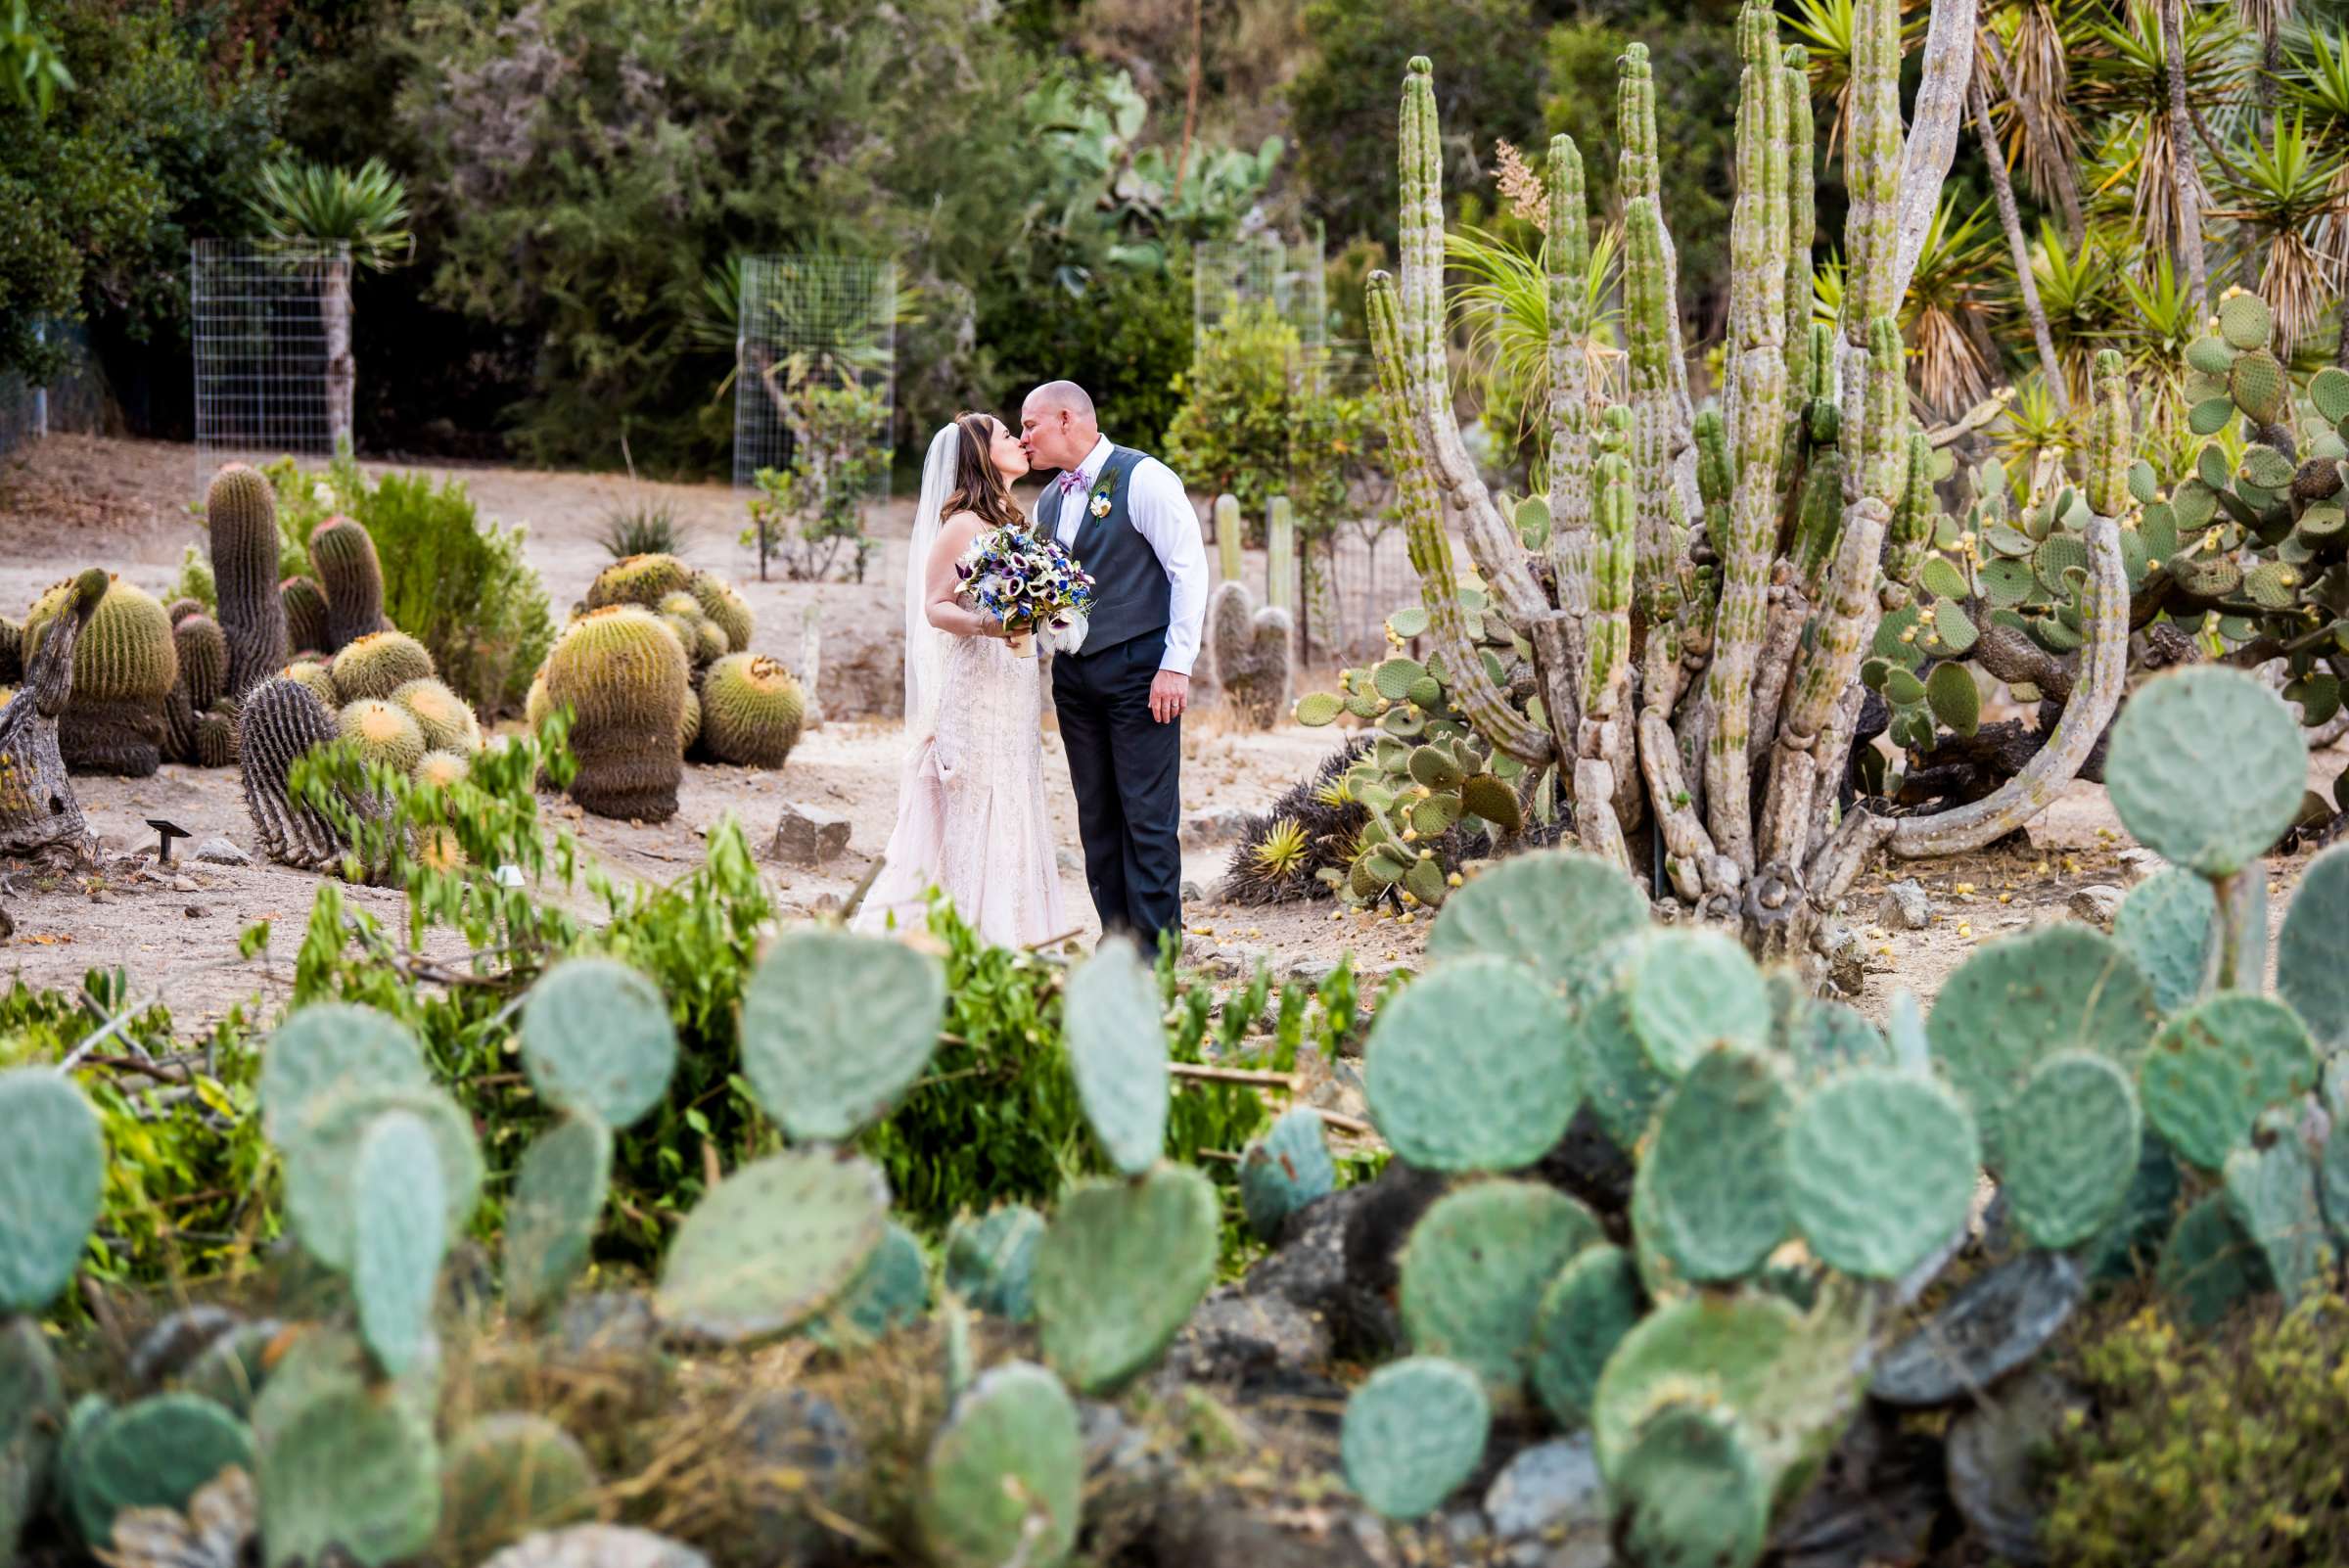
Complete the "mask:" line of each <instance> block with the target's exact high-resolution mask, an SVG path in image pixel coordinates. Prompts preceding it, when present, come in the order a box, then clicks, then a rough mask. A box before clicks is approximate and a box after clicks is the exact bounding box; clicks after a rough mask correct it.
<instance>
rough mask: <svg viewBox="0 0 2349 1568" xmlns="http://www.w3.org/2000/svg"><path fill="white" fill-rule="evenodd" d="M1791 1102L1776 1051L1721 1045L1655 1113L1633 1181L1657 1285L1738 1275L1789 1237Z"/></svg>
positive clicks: (1646, 1259) (1635, 1208)
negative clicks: (1660, 1279) (1786, 1165)
mask: <svg viewBox="0 0 2349 1568" xmlns="http://www.w3.org/2000/svg"><path fill="white" fill-rule="evenodd" d="M1791 1109H1792V1096H1791V1095H1790V1094H1789V1093H1788V1092H1787V1086H1786V1074H1785V1070H1784V1069H1783V1068H1782V1067H1781V1066H1780V1065H1779V1064H1778V1062H1777V1061H1776V1060H1775V1059H1773V1057H1771V1056H1769V1055H1766V1054H1764V1053H1762V1052H1759V1051H1750V1050H1744V1049H1740V1048H1738V1047H1736V1046H1727V1045H1725V1046H1718V1047H1716V1048H1715V1049H1713V1050H1711V1051H1709V1052H1707V1053H1706V1054H1705V1055H1704V1056H1703V1057H1701V1058H1699V1059H1698V1061H1697V1062H1696V1064H1695V1065H1694V1066H1693V1067H1691V1068H1690V1069H1689V1070H1688V1073H1687V1076H1686V1077H1684V1078H1682V1079H1681V1082H1680V1083H1679V1084H1677V1085H1676V1086H1675V1087H1674V1088H1673V1091H1672V1093H1671V1095H1670V1097H1668V1098H1667V1099H1666V1100H1665V1101H1664V1109H1663V1110H1662V1111H1660V1112H1659V1113H1657V1116H1656V1127H1655V1135H1654V1137H1653V1138H1651V1139H1650V1140H1649V1142H1648V1146H1647V1150H1646V1154H1645V1157H1644V1158H1642V1159H1641V1160H1640V1162H1639V1173H1638V1176H1636V1177H1635V1179H1634V1182H1633V1186H1632V1228H1633V1231H1634V1233H1635V1235H1636V1236H1637V1237H1638V1240H1639V1250H1640V1253H1641V1267H1642V1269H1643V1271H1645V1272H1646V1273H1647V1274H1648V1276H1649V1278H1650V1282H1651V1284H1652V1283H1654V1280H1655V1277H1656V1272H1655V1271H1656V1268H1657V1266H1658V1265H1661V1266H1662V1268H1663V1271H1664V1273H1665V1274H1666V1275H1667V1276H1668V1277H1673V1278H1678V1279H1683V1280H1692V1281H1704V1280H1718V1279H1736V1278H1739V1277H1741V1276H1743V1275H1745V1274H1748V1273H1751V1272H1753V1270H1754V1269H1755V1268H1759V1267H1760V1266H1761V1263H1762V1260H1763V1259H1764V1258H1767V1257H1768V1256H1770V1253H1771V1251H1772V1249H1773V1248H1774V1247H1776V1246H1777V1245H1778V1243H1780V1242H1781V1241H1784V1240H1785V1239H1786V1229H1787V1225H1788V1217H1787V1212H1786V1195H1785V1187H1784V1180H1785V1178H1784V1176H1783V1174H1782V1173H1783V1164H1782V1158H1781V1151H1782V1149H1783V1147H1784V1143H1785V1137H1786V1118H1787V1115H1788V1113H1789V1111H1790V1110H1791Z"/></svg>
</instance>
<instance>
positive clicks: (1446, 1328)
mask: <svg viewBox="0 0 2349 1568" xmlns="http://www.w3.org/2000/svg"><path fill="white" fill-rule="evenodd" d="M1602 1235H1603V1232H1602V1231H1601V1230H1600V1228H1599V1223H1598V1221H1597V1220H1596V1219H1594V1218H1592V1216H1591V1214H1590V1211H1589V1210H1588V1209H1586V1208H1584V1207H1583V1206H1582V1205H1581V1204H1580V1203H1578V1202H1576V1201H1575V1200H1574V1199H1572V1198H1570V1197H1568V1196H1567V1195H1566V1194H1565V1193H1563V1192H1560V1191H1558V1190H1556V1189H1555V1188H1553V1187H1547V1186H1543V1185H1540V1184H1538V1183H1535V1182H1531V1181H1479V1182H1475V1183H1473V1184H1471V1185H1468V1186H1464V1187H1460V1188H1457V1189H1455V1190H1453V1191H1451V1192H1448V1193H1446V1194H1445V1195H1444V1196H1443V1197H1441V1198H1438V1199H1437V1200H1436V1201H1435V1203H1434V1204H1432V1205H1431V1206H1429V1208H1428V1211H1427V1213H1426V1214H1424V1215H1422V1216H1421V1217H1420V1219H1419V1222H1418V1223H1417V1224H1415V1225H1413V1226H1412V1227H1411V1234H1410V1239H1409V1240H1408V1241H1407V1242H1405V1244H1404V1249H1403V1252H1402V1255H1401V1257H1400V1258H1399V1260H1398V1263H1399V1266H1400V1272H1401V1283H1400V1286H1399V1288H1398V1290H1397V1300H1398V1302H1399V1303H1400V1304H1401V1306H1402V1309H1403V1322H1404V1328H1405V1331H1406V1332H1407V1333H1408V1334H1409V1336H1410V1342H1411V1348H1412V1349H1413V1350H1415V1351H1418V1352H1420V1353H1422V1354H1424V1355H1430V1356H1445V1357H1450V1358H1451V1360H1456V1361H1458V1362H1460V1363H1461V1364H1463V1365H1465V1366H1469V1367H1472V1368H1473V1369H1474V1370H1475V1371H1476V1373H1477V1375H1478V1376H1480V1377H1482V1378H1483V1379H1484V1380H1485V1386H1486V1390H1487V1392H1488V1393H1490V1394H1491V1395H1492V1396H1493V1398H1494V1399H1495V1401H1496V1402H1497V1403H1499V1404H1502V1405H1509V1404H1514V1403H1516V1401H1517V1399H1518V1396H1519V1392H1520V1390H1521V1389H1522V1387H1523V1385H1524V1382H1525V1375H1526V1370H1527V1366H1528V1364H1529V1361H1530V1360H1531V1356H1532V1351H1533V1339H1534V1320H1535V1316H1536V1314H1538V1313H1539V1311H1540V1309H1541V1305H1542V1293H1543V1289H1544V1288H1545V1287H1546V1286H1547V1285H1548V1284H1549V1282H1550V1281H1551V1280H1552V1279H1554V1278H1556V1277H1557V1272H1558V1270H1559V1268H1563V1267H1564V1266H1565V1264H1566V1261H1567V1260H1568V1259H1570V1258H1572V1257H1573V1256H1574V1255H1575V1254H1577V1253H1579V1252H1581V1251H1582V1250H1583V1249H1584V1248H1585V1247H1588V1246H1590V1245H1591V1244H1593V1243H1595V1242H1597V1241H1599V1240H1600V1239H1602Z"/></svg>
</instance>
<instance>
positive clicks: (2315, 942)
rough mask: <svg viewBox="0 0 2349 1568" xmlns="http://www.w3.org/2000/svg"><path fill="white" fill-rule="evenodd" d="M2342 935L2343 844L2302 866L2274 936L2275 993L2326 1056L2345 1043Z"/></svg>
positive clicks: (2348, 910)
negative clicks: (2280, 928) (2294, 890)
mask: <svg viewBox="0 0 2349 1568" xmlns="http://www.w3.org/2000/svg"><path fill="white" fill-rule="evenodd" d="M2344 931H2349V844H2343V845H2335V846H2334V847H2333V848H2331V849H2329V850H2326V852H2325V853H2323V854H2320V855H2318V856H2317V857H2316V858H2315V859H2314V860H2311V861H2310V862H2309V863H2308V870H2307V871H2306V872H2304V873H2303V874H2302V875H2301V878H2300V887H2299V889H2298V891H2297V892H2295V893H2294V894H2293V895H2292V906H2291V908H2289V909H2288V910H2286V911H2285V912H2284V916H2283V929H2282V930H2281V931H2280V932H2279V933H2277V937H2276V993H2277V994H2278V995H2280V996H2281V997H2282V998H2283V999H2284V1000H2285V1001H2286V1002H2288V1003H2290V1004H2291V1008H2292V1010H2293V1011H2294V1012H2296V1013H2298V1014H2299V1015H2300V1018H2301V1021H2302V1022H2303V1023H2305V1024H2307V1025H2308V1029H2309V1033H2310V1034H2311V1035H2312V1036H2313V1037H2315V1038H2316V1042H2317V1045H2318V1047H2319V1048H2320V1049H2322V1050H2325V1051H2326V1052H2334V1051H2338V1050H2340V1049H2341V1048H2342V1047H2343V1046H2344V1045H2349V964H2344V963H2342V962H2341V933H2342V932H2344Z"/></svg>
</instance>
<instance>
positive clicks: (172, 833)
mask: <svg viewBox="0 0 2349 1568" xmlns="http://www.w3.org/2000/svg"><path fill="white" fill-rule="evenodd" d="M147 825H148V826H149V827H151V828H153V829H155V830H156V832H158V833H160V834H161V835H162V844H161V847H160V848H159V849H158V850H157V851H156V861H155V863H156V864H158V865H169V864H170V863H171V841H172V840H173V839H184V838H186V837H188V830H187V829H186V828H183V827H180V826H178V825H177V824H175V823H171V822H166V821H164V820H163V819H162V818H161V817H160V816H151V817H149V818H148V819H147Z"/></svg>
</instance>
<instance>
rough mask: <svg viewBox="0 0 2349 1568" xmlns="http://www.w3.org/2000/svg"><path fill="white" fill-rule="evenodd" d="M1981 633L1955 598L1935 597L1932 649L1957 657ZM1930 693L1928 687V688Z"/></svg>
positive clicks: (1966, 651) (1967, 650)
mask: <svg viewBox="0 0 2349 1568" xmlns="http://www.w3.org/2000/svg"><path fill="white" fill-rule="evenodd" d="M1981 638H1982V633H1981V632H1980V631H1979V630H1978V629H1977V628H1976V627H1975V625H1974V620H1973V617H1971V616H1969V615H1967V614H1966V613H1965V607H1964V606H1962V605H1960V604H1959V603H1958V602H1957V600H1955V599H1936V600H1935V601H1934V602H1933V651H1934V652H1936V653H1946V654H1949V655H1950V656H1951V657H1952V658H1957V657H1959V656H1961V655H1964V654H1966V653H1968V652H1970V651H1971V650H1972V648H1973V646H1974V644H1975V643H1977V642H1979V641H1980V640H1981ZM1928 695H1930V688H1928Z"/></svg>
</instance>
